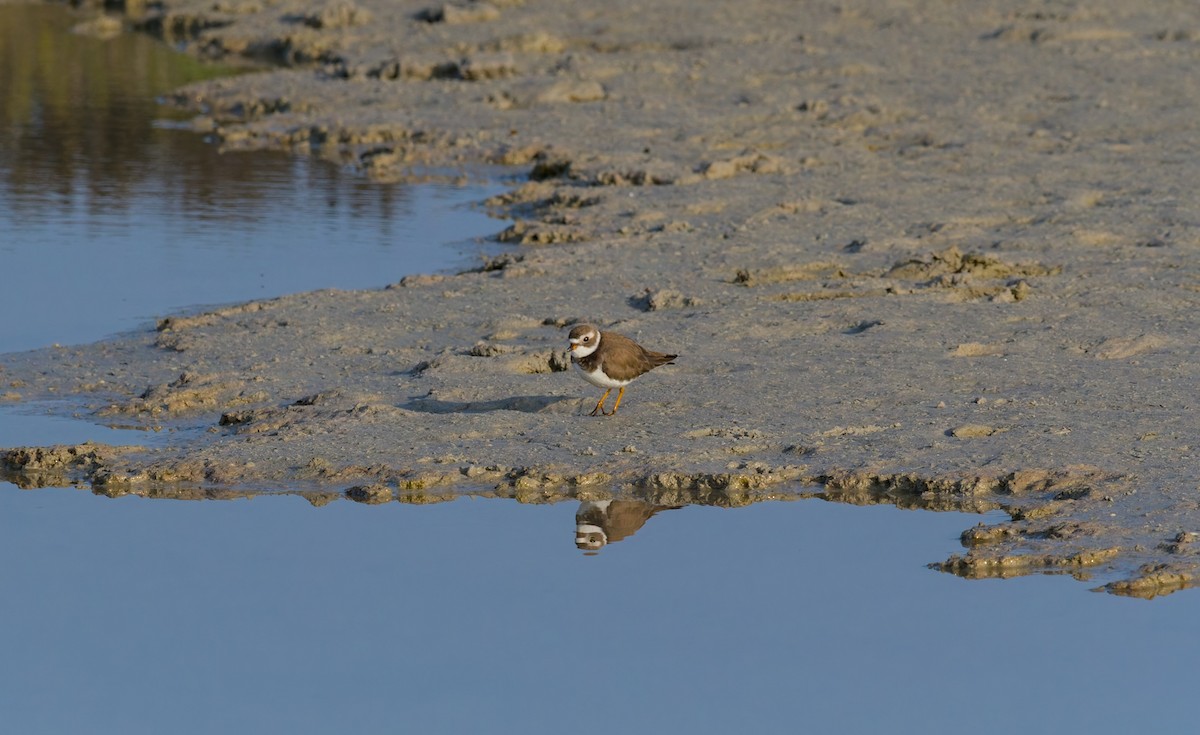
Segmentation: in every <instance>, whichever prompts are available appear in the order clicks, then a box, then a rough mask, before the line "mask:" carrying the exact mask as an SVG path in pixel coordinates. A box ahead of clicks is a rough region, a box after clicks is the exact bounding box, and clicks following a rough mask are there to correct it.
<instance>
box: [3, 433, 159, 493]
mask: <svg viewBox="0 0 1200 735" xmlns="http://www.w3.org/2000/svg"><path fill="white" fill-rule="evenodd" d="M140 449H141V448H140V447H124V448H121V447H111V446H108V445H104V444H92V443H87V444H78V445H75V446H51V447H17V448H15V449H7V450H4V451H3V452H0V475H2V476H3V478H4V479H5V480H7V481H9V482H12V483H13V484H14V485H16V486H17V487H22V488H35V487H65V486H68V485H72V484H75V483H77V482H85V481H87V480H89V479H90V478H91V477H93V476H94V475H95V474H96V473H97V472H98V471H100V470H101V469H102V468H103V467H104V466H105V465H106V464H107V463H108V462H111V461H112V460H113V459H114V458H116V457H118V456H121V455H123V454H126V453H129V452H131V451H139V450H140Z"/></svg>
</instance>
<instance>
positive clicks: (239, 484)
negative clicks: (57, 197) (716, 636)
mask: <svg viewBox="0 0 1200 735" xmlns="http://www.w3.org/2000/svg"><path fill="white" fill-rule="evenodd" d="M1135 5H1136V7H1135ZM1056 7H1057V6H1056ZM1164 9H1169V11H1170V12H1165V10H1164ZM137 18H138V23H139V24H140V25H141V26H142V27H143V28H144V29H147V30H149V31H151V32H155V33H159V34H161V35H163V36H166V37H169V38H171V39H172V40H175V41H177V42H181V43H182V44H183V45H184V46H185V47H187V48H188V49H189V50H190V51H192V52H193V53H197V54H203V55H207V56H228V55H244V56H250V57H255V58H259V59H266V60H269V61H271V62H274V63H277V64H282V65H283V68H278V69H275V70H272V71H264V72H261V73H256V74H249V75H245V76H240V77H236V78H228V79H221V80H217V81H211V82H206V83H204V84H200V85H194V86H191V87H188V88H186V89H183V90H180V91H179V92H178V93H176V95H175V96H174V99H175V101H176V102H177V103H178V104H180V105H184V106H187V107H189V108H191V109H193V110H195V111H196V112H197V114H198V116H199V117H198V118H197V120H196V127H197V129H198V130H203V131H205V132H207V133H208V134H210V135H211V136H213V138H214V139H215V140H216V141H218V143H219V144H220V145H221V146H222V147H223V149H225V150H228V151H236V150H238V149H246V148H259V147H269V148H281V149H286V150H296V151H300V152H303V153H306V154H310V155H319V156H323V157H328V158H330V159H332V160H336V161H339V162H342V163H346V164H349V165H353V166H356V167H358V168H359V169H360V170H362V171H363V172H364V173H365V174H366V175H368V176H371V177H375V178H378V179H381V180H382V179H388V180H390V179H405V178H407V179H419V178H422V177H428V176H431V175H438V174H437V172H444V171H447V170H449V171H456V172H458V173H456V174H455V175H459V174H460V173H462V172H465V171H469V170H470V169H471V167H476V166H480V165H487V164H500V165H505V166H513V167H517V169H518V170H519V171H521V172H523V173H525V174H527V180H525V181H524V182H523V183H518V184H514V186H513V188H512V189H511V190H510V191H509V192H507V193H506V194H504V195H501V196H499V197H496V198H495V199H493V200H492V201H490V202H489V203H488V206H490V207H492V208H493V209H494V210H495V211H496V212H497V213H501V214H504V215H505V216H507V217H510V218H511V219H513V220H514V224H512V226H511V227H508V228H507V229H506V228H505V227H504V226H503V225H501V224H499V223H498V225H497V236H498V239H499V240H500V241H502V242H503V243H505V244H506V245H507V247H509V248H510V249H511V252H510V253H508V254H506V255H504V256H500V257H497V258H494V259H492V260H490V261H488V262H486V263H484V264H481V266H480V268H478V269H476V270H474V271H472V272H467V273H462V274H458V275H427V276H410V277H407V278H404V279H403V280H400V276H401V275H402V274H396V275H395V278H394V279H392V280H395V281H396V282H394V283H392V285H390V286H387V287H386V288H384V287H382V286H383V285H384V284H383V283H381V284H380V285H381V288H380V289H379V290H374V291H361V292H334V291H322V292H314V293H305V294H296V295H291V296H285V297H281V298H278V299H272V300H268V301H261V302H254V303H251V304H245V305H237V306H231V307H228V308H223V309H217V310H214V311H212V312H209V313H205V314H192V315H164V316H163V318H162V319H161V320H160V321H159V323H158V325H157V329H152V330H147V331H146V332H145V333H140V334H133V335H129V336H127V337H125V338H119V339H115V340H111V341H107V342H103V343H99V344H95V345H87V346H81V347H70V348H52V349H47V350H42V351H37V352H33V353H25V354H19V355H5V356H2V357H0V400H4V401H5V402H16V401H22V400H32V399H44V398H47V397H54V396H57V397H59V398H62V399H63V400H64V402H65V403H67V404H70V406H71V407H72V408H71V410H79V406H80V404H82V405H83V406H84V407H85V408H86V409H87V410H90V411H91V412H92V413H93V414H94V415H95V416H96V419H97V420H98V421H102V422H119V423H121V424H123V425H128V424H130V423H133V424H137V425H142V426H146V427H153V426H165V427H168V428H169V427H173V426H189V427H203V428H205V429H207V431H204V432H201V433H199V434H196V433H194V432H184V433H180V434H179V436H180V437H184V438H180V439H179V440H177V441H176V442H175V443H173V444H170V445H169V446H167V447H166V448H160V449H155V450H153V451H150V450H138V449H120V450H117V449H101V448H99V447H90V446H89V447H85V448H65V449H54V450H36V449H35V450H15V451H9V452H8V453H7V454H5V455H4V462H3V464H4V467H5V470H4V471H5V473H6V477H10V478H16V479H15V480H14V481H17V482H19V483H21V484H37V483H38V482H45V481H46V478H58V479H55V480H52V481H53V482H69V481H76V482H85V483H90V484H91V485H92V486H93V487H94V488H96V489H97V490H98V491H101V492H107V493H119V492H138V493H144V494H163V493H167V494H174V495H175V496H188V495H189V494H194V493H203V494H205V496H207V497H211V496H219V495H222V494H237V493H238V492H241V491H240V490H237V488H246V487H257V488H263V487H285V486H289V485H292V484H305V485H307V484H317V485H320V486H322V487H324V488H326V489H325V490H323V491H319V492H315V494H314V495H313V497H314V498H322V499H324V500H326V501H327V500H328V499H330V498H332V497H340V496H341V494H342V493H344V494H345V495H346V496H348V497H350V498H352V499H354V500H359V501H361V502H389V501H393V500H401V501H408V502H416V500H415V499H417V498H422V499H426V500H428V499H430V498H432V499H437V498H440V497H441V494H442V493H454V492H488V493H499V494H503V495H505V496H511V497H517V498H518V499H522V500H527V501H539V502H541V501H548V500H554V499H563V498H568V497H570V498H580V499H587V498H591V497H608V496H612V497H632V498H640V499H642V500H644V501H646V502H654V503H659V504H663V505H670V504H680V503H686V502H700V503H716V504H738V503H742V502H752V501H756V500H761V499H772V498H775V497H780V496H786V495H789V494H791V495H796V494H804V493H807V492H811V491H813V489H814V488H816V489H818V490H819V492H820V494H821V496H822V497H826V498H828V499H831V500H838V501H843V502H852V503H893V504H897V505H901V506H903V507H919V508H927V509H932V510H941V509H946V510H949V509H954V510H968V511H973V512H983V511H986V510H993V509H999V510H1003V511H1005V512H1006V513H1007V514H1008V515H1009V517H1010V518H1011V520H1010V521H1009V522H1006V523H1003V524H1000V525H996V526H991V527H984V528H979V529H971V530H968V531H967V532H966V533H964V536H963V542H964V550H963V552H962V553H961V554H959V555H956V556H954V557H952V558H950V559H948V560H946V561H944V562H942V563H939V564H938V567H939V568H942V569H945V570H947V571H950V572H953V573H957V574H963V575H965V576H973V577H978V576H1010V575H1016V574H1028V573H1033V572H1053V573H1064V574H1071V575H1074V576H1076V577H1079V578H1090V579H1093V580H1094V581H1097V582H1099V583H1102V584H1104V585H1106V587H1105V588H1106V589H1108V590H1109V591H1111V592H1114V593H1119V594H1130V595H1139V596H1153V595H1156V594H1163V593H1166V592H1170V591H1173V590H1176V589H1181V588H1183V587H1187V586H1190V585H1192V584H1193V583H1194V582H1193V580H1194V579H1195V577H1196V573H1197V569H1200V557H1197V555H1196V552H1195V551H1194V550H1193V549H1192V546H1193V544H1192V543H1191V542H1190V539H1191V538H1192V534H1195V533H1196V532H1200V488H1198V486H1197V482H1196V480H1195V472H1194V469H1195V464H1196V459H1197V453H1196V450H1195V448H1194V447H1195V444H1196V441H1197V439H1196V436H1197V434H1198V429H1200V421H1198V420H1197V418H1196V417H1197V412H1196V410H1195V405H1194V404H1195V401H1196V396H1197V395H1200V391H1198V390H1197V388H1198V387H1200V386H1198V381H1197V377H1198V367H1197V366H1198V365H1200V359H1198V358H1200V355H1197V351H1198V350H1200V347H1198V345H1200V339H1198V334H1197V332H1198V327H1197V320H1196V319H1195V313H1196V307H1197V305H1198V302H1200V265H1198V261H1197V255H1198V246H1200V230H1198V229H1197V225H1198V223H1200V209H1198V205H1197V203H1196V199H1195V197H1193V196H1191V192H1192V191H1193V189H1194V182H1195V181H1196V180H1197V178H1200V159H1197V158H1196V156H1195V155H1194V140H1195V136H1194V130H1195V123H1194V121H1195V120H1196V119H1197V117H1198V113H1200V110H1198V109H1197V107H1198V105H1200V90H1197V89H1194V87H1195V85H1196V75H1195V74H1194V73H1193V71H1194V69H1195V66H1196V63H1197V61H1200V8H1198V7H1197V6H1195V4H1192V3H1173V2H1164V3H1154V4H1149V5H1146V4H1141V5H1139V4H1131V3H1123V2H1117V1H1116V0H1106V1H1104V0H1102V1H1101V2H1096V3H1089V4H1088V6H1087V7H1086V8H1083V7H1074V6H1069V7H1068V6H1066V5H1063V6H1062V7H1061V8H1058V9H1057V10H1055V11H1054V12H1043V11H1041V10H1031V8H1030V6H1029V4H1028V3H1024V2H1017V1H1016V0H1002V1H1001V2H997V3H989V4H987V7H986V8H971V9H966V8H958V7H957V6H953V5H947V4H944V3H932V2H900V1H898V0H897V1H893V2H884V1H882V0H876V1H874V2H865V3H857V4H855V6H854V8H853V9H851V8H846V7H840V6H837V5H836V4H821V3H815V4H814V3H796V2H792V1H791V0H778V1H777V2H748V3H736V4H731V3H726V2H716V1H715V0H713V1H705V0H701V1H700V2H697V1H696V0H689V1H688V2H686V3H685V2H683V1H682V0H678V1H676V0H667V1H666V2H661V3H653V4H649V5H647V4H646V3H640V2H639V3H634V2H622V1H618V2H613V3H605V4H603V5H597V4H594V3H583V2H550V1H549V0H546V1H544V2H543V1H539V0H524V1H521V0H516V1H507V2H452V3H445V4H437V3H427V2H407V1H402V2H393V1H391V0H388V1H386V2H385V0H355V2H330V3H320V2H289V1H287V0H285V1H284V2H279V3H261V2H257V0H254V1H239V0H233V1H232V2H220V3H216V4H214V3H212V2H208V1H204V2H201V1H199V0H195V1H193V0H165V2H163V3H161V4H160V6H159V7H156V8H155V9H150V10H147V11H145V13H144V14H142V15H140V16H137ZM384 280H387V277H386V276H385V277H384ZM578 321H590V322H593V323H596V324H599V325H601V327H602V328H613V329H615V330H617V331H620V332H622V333H624V334H627V335H629V336H630V337H632V338H634V339H636V340H638V341H641V342H644V343H646V344H654V345H656V346H657V347H659V348H661V349H663V350H667V351H670V352H672V353H679V354H680V357H679V359H678V360H677V365H675V366H671V367H670V368H666V369H663V370H659V371H655V372H654V373H653V374H651V375H647V376H646V377H644V378H643V379H641V380H639V381H638V382H637V383H636V384H635V385H633V386H631V387H630V389H629V390H628V391H627V394H626V396H625V401H624V402H623V403H622V406H621V413H620V414H618V415H617V416H615V417H612V418H589V417H587V416H585V415H583V414H584V413H585V409H586V407H587V406H590V405H591V403H593V402H594V401H595V399H596V398H597V397H598V394H597V392H596V391H595V390H594V389H592V388H591V387H590V386H588V385H587V384H586V383H584V382H583V381H582V380H580V379H579V378H578V376H576V375H573V374H571V373H570V372H568V368H569V361H567V360H566V359H565V349H564V347H565V345H566V331H567V328H569V326H570V325H571V324H574V323H576V322H578ZM39 451H40V452H42V453H43V455H45V453H46V452H50V454H51V455H53V456H55V457H59V459H57V460H53V461H50V460H47V459H46V458H45V456H43V457H42V458H41V459H38V452H39ZM47 462H49V465H51V467H50V468H47V466H46V465H47ZM56 463H57V464H56ZM39 473H41V474H40V475H39ZM47 473H49V474H47ZM39 476H40V477H41V479H40V480H39V479H36V478H37V477H39ZM331 488H332V489H331ZM480 488H487V490H486V491H481V490H480ZM334 490H336V491H337V492H336V493H335V492H334Z"/></svg>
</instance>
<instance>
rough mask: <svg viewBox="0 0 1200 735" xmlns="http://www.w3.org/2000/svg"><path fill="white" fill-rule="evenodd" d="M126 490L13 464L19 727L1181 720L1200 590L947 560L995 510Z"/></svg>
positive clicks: (4, 547) (1057, 727) (3, 632)
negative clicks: (1093, 584) (1158, 595)
mask: <svg viewBox="0 0 1200 735" xmlns="http://www.w3.org/2000/svg"><path fill="white" fill-rule="evenodd" d="M577 509H578V508H577V505H576V504H573V503H561V504H557V505H545V506H528V505H520V504H517V503H515V502H512V501H507V500H482V499H474V500H470V499H463V500H459V501H455V502H451V503H445V504H441V505H433V506H409V505H402V504H399V503H389V504H385V505H382V506H364V505H358V504H354V503H350V502H345V501H341V502H334V503H332V504H330V505H327V506H325V507H320V508H316V507H312V506H310V505H309V504H308V503H307V502H305V501H304V500H303V499H301V498H298V497H259V498H255V499H253V500H242V501H228V502H211V501H206V502H182V501H180V502H170V501H163V500H157V501H156V500H146V499H142V498H136V497H126V498H120V499H115V500H114V499H108V498H101V497H95V496H92V495H90V494H88V493H86V492H82V491H72V490H38V491H18V490H16V489H15V488H13V487H12V486H9V485H3V484H0V518H3V519H4V521H3V525H4V527H5V528H4V533H3V534H2V535H0V558H3V559H5V560H6V561H5V563H4V564H3V565H2V567H0V589H2V590H3V592H4V593H3V595H2V596H0V620H2V621H3V623H4V624H3V626H2V628H0V650H2V651H3V652H4V666H3V667H0V700H2V701H3V705H2V706H3V710H4V712H5V720H6V724H7V727H6V729H8V728H12V729H11V731H13V732H92V733H106V732H123V733H129V732H172V733H208V732H288V733H327V732H421V733H468V732H489V733H528V732H537V733H541V732H560V731H564V730H576V729H596V728H598V729H602V730H604V731H610V732H635V733H642V732H697V733H718V732H731V731H737V732H796V731H808V732H842V733H868V732H913V733H916V732H951V731H958V730H960V729H966V730H968V731H971V732H982V733H1001V732H1011V731H1013V729H1014V728H1015V729H1017V730H1019V731H1030V732H1058V731H1061V732H1097V733H1125V732H1132V731H1145V732H1156V731H1162V730H1164V729H1166V727H1167V726H1168V725H1180V724H1183V723H1187V722H1188V721H1189V720H1190V715H1189V710H1190V709H1191V707H1190V704H1189V702H1190V701H1191V693H1192V692H1191V690H1192V677H1191V675H1190V674H1191V669H1192V665H1191V662H1192V661H1193V660H1194V658H1195V656H1196V655H1197V653H1200V651H1198V650H1197V649H1198V647H1200V646H1198V643H1197V636H1196V634H1195V632H1194V630H1193V628H1194V626H1193V625H1192V623H1191V621H1192V620H1193V619H1194V618H1193V615H1194V613H1195V612H1196V610H1195V603H1194V599H1195V596H1194V595H1187V594H1181V595H1175V596H1172V597H1171V598H1167V599H1164V600H1159V601H1156V602H1154V603H1152V604H1148V603H1146V602H1144V601H1140V600H1130V599H1125V598H1119V597H1114V596H1111V595H1101V594H1094V595H1093V594H1089V593H1087V592H1085V591H1084V589H1083V588H1082V587H1081V586H1080V585H1078V584H1075V583H1069V582H1066V581H1064V580H1061V579H1055V578H1053V577H1034V578H1028V579H1022V580H1007V581H975V582H971V581H966V580H962V579H958V578H956V577H952V576H949V575H944V574H939V573H936V572H933V571H929V570H926V569H924V567H923V564H924V563H926V562H929V561H934V560H938V559H941V558H943V557H944V556H945V555H947V554H948V553H949V552H951V551H953V550H954V549H955V548H956V546H957V534H958V533H959V531H961V530H962V529H963V528H965V527H966V526H968V525H971V524H972V523H974V522H975V521H976V520H977V518H976V517H974V516H967V515H962V514H952V513H928V512H906V511H899V510H896V509H894V508H888V507H866V508H860V507H849V506H842V505H836V504H831V503H823V502H820V501H815V500H808V501H800V502H792V503H761V504H757V505H753V506H750V507H745V508H738V509H719V508H706V507H694V506H693V507H687V508H682V509H679V510H673V511H671V512H669V513H667V512H664V513H659V514H658V515H656V516H654V517H653V518H652V519H650V520H649V521H648V522H647V523H646V525H645V526H644V527H643V528H642V529H641V530H639V531H638V533H637V534H636V536H633V537H629V538H626V539H624V540H622V541H621V542H620V543H613V544H609V545H608V546H606V547H605V548H604V549H603V550H602V551H601V552H600V553H599V554H597V555H594V556H589V555H585V554H583V553H581V552H580V551H578V550H576V549H574V548H573V547H572V546H573V545H572V538H573V533H574V529H575V513H576V511H577Z"/></svg>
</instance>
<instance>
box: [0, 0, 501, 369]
mask: <svg viewBox="0 0 1200 735" xmlns="http://www.w3.org/2000/svg"><path fill="white" fill-rule="evenodd" d="M88 17H89V16H88V15H86V14H83V13H80V12H75V11H71V10H70V9H69V8H67V7H66V6H64V5H59V4H46V5H37V4H34V5H9V4H2V3H0V260H2V261H3V264H4V266H5V270H6V271H7V272H19V273H21V274H23V278H22V279H21V280H20V281H19V282H10V283H8V284H6V288H5V289H0V314H7V313H18V312H19V313H22V314H23V315H24V316H23V318H22V319H21V320H18V321H15V322H14V323H12V324H10V325H9V326H8V327H7V328H6V329H5V330H3V331H0V352H10V351H18V350H25V349H34V348H37V347H42V346H45V345H48V344H52V343H56V342H57V343H61V344H69V343H78V342H85V341H91V340H95V339H99V338H101V337H104V336H107V335H109V334H112V333H114V332H118V331H124V330H128V329H132V328H136V327H139V326H141V325H143V324H145V323H147V322H150V321H152V320H153V319H154V318H156V317H159V316H162V315H165V314H167V313H171V312H172V311H179V310H182V309H187V308H191V307H195V306H200V305H212V304H222V303H229V302H234V301H244V300H248V299H253V298H266V297H271V296H278V295H281V294H284V293H293V292H297V291H310V290H316V289H321V288H342V289H353V288H378V287H382V286H384V285H386V284H388V283H391V282H394V281H397V280H399V279H400V278H402V277H403V276H405V275H409V274H412V273H420V272H425V273H428V272H435V271H439V270H447V269H452V268H467V267H471V266H473V265H475V264H476V263H477V260H476V258H477V257H478V255H479V254H482V252H483V250H485V249H486V246H482V245H477V244H475V243H474V242H473V240H474V238H479V237H482V236H486V235H488V234H490V233H492V232H494V231H496V230H498V229H502V228H503V224H502V223H498V222H496V221H495V220H491V219H490V218H488V217H487V215H486V213H484V212H482V211H478V210H472V209H471V208H470V206H469V205H470V203H472V202H479V201H482V200H484V199H485V198H486V197H488V196H490V195H492V194H494V193H496V192H497V191H498V190H499V189H500V187H499V186H498V185H496V184H486V185H478V186H467V187H462V186H454V185H448V184H446V185H424V186H409V185H399V184H394V185H387V184H379V183H373V182H368V181H365V180H364V179H362V177H360V176H358V175H357V174H356V173H354V172H347V171H344V170H343V169H341V168H340V167H339V166H337V165H335V164H334V163H331V162H329V161H324V160H316V159H307V158H302V157H296V156H290V155H287V154H284V153H278V152H264V151H255V152H238V153H229V154H222V153H220V152H219V151H218V150H217V149H216V148H215V147H214V146H212V145H210V144H208V143H206V142H205V140H204V137H203V136H202V135H201V134H199V133H198V132H196V131H195V130H193V129H192V126H191V122H190V115H184V114H181V113H178V112H173V111H172V110H170V109H168V108H166V107H163V106H160V105H158V104H157V103H156V101H155V100H156V98H157V97H159V96H161V95H165V94H167V93H168V92H170V91H172V90H174V89H177V88H178V87H179V86H181V85H184V84H187V83H189V82H192V81H196V80H201V79H205V78H209V77H213V76H218V75H224V74H230V73H235V71H237V70H235V69H232V68H230V67H227V66H218V65H213V64H210V63H205V62H201V61H198V60H196V59H193V58H190V57H188V56H186V55H184V54H180V53H176V52H175V51H173V50H172V49H171V48H170V47H169V46H168V45H166V44H164V43H162V42H161V41H158V40H156V39H153V38H151V37H149V36H146V35H144V34H140V33H134V32H125V33H119V34H117V35H115V36H113V37H111V38H107V39H103V40H102V39H101V38H97V37H93V36H88V35H80V34H75V33H72V32H71V29H72V28H73V27H74V26H75V25H76V24H78V23H80V22H81V21H84V20H86V19H87V18H88ZM31 304H34V305H36V306H37V308H34V309H31V308H29V307H30V305H31Z"/></svg>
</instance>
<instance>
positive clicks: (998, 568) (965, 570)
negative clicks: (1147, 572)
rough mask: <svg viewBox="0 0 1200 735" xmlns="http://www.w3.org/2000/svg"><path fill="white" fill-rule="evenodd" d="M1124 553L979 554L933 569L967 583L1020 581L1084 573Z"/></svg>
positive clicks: (932, 566)
mask: <svg viewBox="0 0 1200 735" xmlns="http://www.w3.org/2000/svg"><path fill="white" fill-rule="evenodd" d="M1120 553H1121V547H1119V546H1113V547H1108V548H1102V549H1088V548H1078V549H1074V550H1071V551H1064V552H1058V553H1044V554H1039V553H1025V554H994V553H987V552H980V553H976V552H975V551H974V550H973V551H972V552H970V553H968V554H966V555H965V556H959V555H955V556H951V557H950V558H949V559H947V560H946V561H943V562H938V563H936V564H930V565H929V568H930V569H937V570H938V571H942V572H949V573H951V574H954V575H957V576H959V577H965V578H967V579H992V578H1007V577H1020V576H1024V575H1027V574H1032V573H1034V572H1042V571H1047V570H1063V571H1072V570H1082V569H1087V568H1089V567H1095V566H1098V565H1100V564H1105V563H1107V562H1111V561H1112V560H1113V559H1115V558H1116V557H1117V556H1118V555H1119V554H1120Z"/></svg>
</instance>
